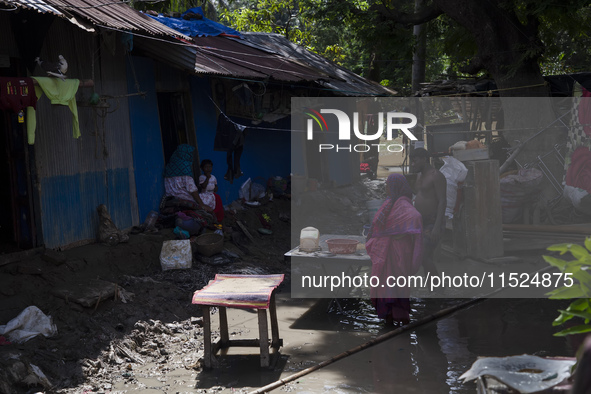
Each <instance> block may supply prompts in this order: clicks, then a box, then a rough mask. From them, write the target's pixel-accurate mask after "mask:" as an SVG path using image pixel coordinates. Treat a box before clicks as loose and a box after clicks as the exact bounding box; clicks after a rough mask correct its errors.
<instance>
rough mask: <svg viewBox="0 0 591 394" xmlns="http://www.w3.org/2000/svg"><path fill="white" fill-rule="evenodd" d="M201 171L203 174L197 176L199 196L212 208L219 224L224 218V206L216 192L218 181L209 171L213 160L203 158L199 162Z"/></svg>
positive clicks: (211, 169)
mask: <svg viewBox="0 0 591 394" xmlns="http://www.w3.org/2000/svg"><path fill="white" fill-rule="evenodd" d="M201 171H203V174H201V175H200V176H199V197H200V198H201V201H203V203H204V204H205V205H207V206H208V207H211V208H212V209H213V212H214V214H215V216H216V218H217V220H218V223H220V224H221V223H222V220H223V219H224V206H223V205H222V198H221V197H220V196H219V195H218V194H217V193H216V192H217V191H218V181H217V178H216V177H215V176H214V175H213V174H212V173H211V172H212V171H213V162H212V161H211V160H209V159H205V160H203V161H202V162H201Z"/></svg>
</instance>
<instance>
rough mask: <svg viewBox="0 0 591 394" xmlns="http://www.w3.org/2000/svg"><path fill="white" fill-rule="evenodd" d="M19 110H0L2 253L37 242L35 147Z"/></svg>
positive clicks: (0, 229)
mask: <svg viewBox="0 0 591 394" xmlns="http://www.w3.org/2000/svg"><path fill="white" fill-rule="evenodd" d="M24 125H25V124H24V123H19V122H18V117H17V114H14V113H12V112H9V111H0V134H1V136H0V152H2V160H0V184H1V185H3V187H1V188H0V206H1V207H2V209H0V254H2V253H12V252H16V251H19V250H23V249H30V248H32V247H34V246H36V243H37V242H36V241H37V237H36V230H35V224H34V222H35V221H34V211H33V198H32V187H31V171H30V166H29V162H30V161H29V160H30V158H31V154H32V150H31V152H29V147H28V145H27V144H26V131H25V126H24Z"/></svg>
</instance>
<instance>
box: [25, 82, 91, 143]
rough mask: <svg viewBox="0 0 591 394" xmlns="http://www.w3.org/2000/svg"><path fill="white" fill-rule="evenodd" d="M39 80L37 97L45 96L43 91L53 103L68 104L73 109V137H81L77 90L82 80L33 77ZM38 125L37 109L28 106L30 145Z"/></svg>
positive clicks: (33, 140) (28, 136)
mask: <svg viewBox="0 0 591 394" xmlns="http://www.w3.org/2000/svg"><path fill="white" fill-rule="evenodd" d="M32 78H33V79H34V80H36V81H37V83H38V84H39V86H35V94H36V95H37V99H39V98H41V96H43V93H45V95H46V96H47V98H48V99H49V101H50V102H51V104H58V105H67V106H68V107H69V108H70V111H72V137H74V138H78V137H80V124H79V122H78V107H77V105H76V92H78V86H79V85H80V80H78V79H66V80H65V81H62V80H61V79H58V78H48V77H32ZM36 126H37V119H36V114H35V109H34V108H32V107H28V108H27V139H28V142H29V145H33V144H34V143H35V129H36Z"/></svg>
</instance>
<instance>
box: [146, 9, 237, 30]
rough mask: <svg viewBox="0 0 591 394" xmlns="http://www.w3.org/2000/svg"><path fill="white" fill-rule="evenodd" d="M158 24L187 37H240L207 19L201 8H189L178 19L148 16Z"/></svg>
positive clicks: (227, 28)
mask: <svg viewBox="0 0 591 394" xmlns="http://www.w3.org/2000/svg"><path fill="white" fill-rule="evenodd" d="M149 16H150V17H152V18H154V19H155V20H157V21H158V22H160V23H163V24H165V25H166V26H168V27H170V28H172V29H175V30H176V31H178V32H180V33H182V34H184V35H186V36H189V37H210V36H219V35H232V36H236V37H240V32H239V31H237V30H234V29H232V28H231V27H228V26H224V25H222V24H221V23H217V22H214V21H212V20H211V19H207V18H206V17H205V14H204V13H203V10H202V9H201V7H194V8H189V9H188V10H187V11H185V12H183V13H182V14H181V17H180V18H171V17H166V16H164V15H162V14H159V15H158V16H153V15H149Z"/></svg>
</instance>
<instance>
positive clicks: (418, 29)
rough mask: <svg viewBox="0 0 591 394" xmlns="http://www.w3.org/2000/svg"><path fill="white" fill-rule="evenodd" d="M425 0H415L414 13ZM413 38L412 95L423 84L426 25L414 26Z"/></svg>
mask: <svg viewBox="0 0 591 394" xmlns="http://www.w3.org/2000/svg"><path fill="white" fill-rule="evenodd" d="M424 3H425V0H415V11H418V10H420V9H421V8H422V7H423V6H424ZM412 33H413V35H414V37H415V42H416V44H415V45H416V46H415V50H414V53H413V57H412V84H411V86H412V89H411V90H412V91H411V94H412V95H414V94H415V93H416V92H417V91H418V90H419V89H420V88H421V82H425V55H426V52H427V32H426V24H425V23H421V24H419V25H414V27H413V31H412Z"/></svg>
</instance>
